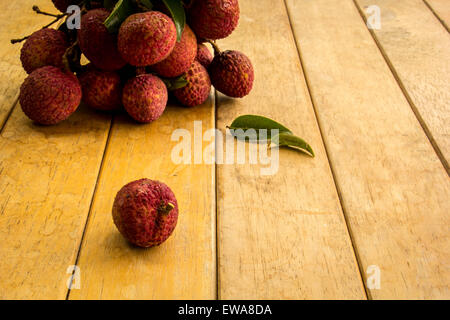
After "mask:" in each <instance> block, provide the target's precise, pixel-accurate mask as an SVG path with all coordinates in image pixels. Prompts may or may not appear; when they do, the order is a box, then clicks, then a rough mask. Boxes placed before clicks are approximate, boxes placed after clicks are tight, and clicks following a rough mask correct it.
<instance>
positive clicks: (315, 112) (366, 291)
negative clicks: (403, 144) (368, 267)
mask: <svg viewBox="0 0 450 320" xmlns="http://www.w3.org/2000/svg"><path fill="white" fill-rule="evenodd" d="M283 3H284V7H285V9H286V13H287V16H288V21H289V26H290V28H291V32H292V36H293V37H294V39H295V33H294V29H293V27H292V21H291V14H290V12H289V8H288V6H287V4H286V0H283ZM294 43H295V47H296V49H297V53H298V59H299V61H300V65H301V68H302V70H303V75H304V78H305V82H306V87H307V89H308V94H309V98H310V100H311V104H312V106H313V110H314V115H315V117H316V121H317V126H318V127H319V132H320V136H321V138H322V141H323V145H324V148H325V153H326V156H327V159H328V163H329V165H330V170H331V174H332V176H333V182H334V185H335V187H336V192H337V194H338V198H339V203H340V206H341V208H342V214H343V216H344V221H345V226H346V228H347V232H348V235H349V237H350V241H351V244H352V248H353V253H354V254H355V259H356V261H357V262H358V270H359V275H360V280H361V282H362V284H363V287H364V292H365V294H366V299H369V300H372V296H371V294H370V292H369V290H367V288H366V284H365V282H364V276H363V274H364V270H363V266H362V263H361V258H360V256H359V254H358V250H357V249H356V246H355V241H354V237H353V233H352V230H351V228H350V224H349V222H348V217H347V211H346V208H345V206H344V202H343V201H342V193H341V189H340V187H339V185H338V183H337V181H336V174H335V168H334V166H333V163H332V162H331V160H330V156H329V151H328V144H327V141H326V139H325V137H324V135H323V130H322V125H321V123H320V117H319V114H318V112H317V108H316V102H315V101H314V100H315V99H314V97H313V95H312V92H311V87H310V82H309V78H308V74H307V72H306V70H305V68H304V64H303V57H302V53H301V50H300V48H299V46H298V44H297V41H294Z"/></svg>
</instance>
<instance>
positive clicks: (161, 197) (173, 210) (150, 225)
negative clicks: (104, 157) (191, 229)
mask: <svg viewBox="0 0 450 320" xmlns="http://www.w3.org/2000/svg"><path fill="white" fill-rule="evenodd" d="M112 216H113V221H114V224H115V225H116V227H117V229H118V230H119V232H120V233H121V234H122V235H123V236H124V237H125V239H127V240H128V241H129V242H131V243H133V244H134V245H136V246H139V247H144V248H149V247H153V246H158V245H160V244H161V243H163V242H164V241H166V240H167V239H168V238H169V237H170V235H171V234H172V233H173V231H174V230H175V227H176V225H177V221H178V203H177V199H176V198H175V195H174V194H173V192H172V190H170V188H169V187H168V186H167V185H165V184H164V183H162V182H159V181H153V180H150V179H141V180H137V181H133V182H130V183H128V184H127V185H125V186H124V187H123V188H122V189H120V191H119V192H118V193H117V195H116V198H115V200H114V205H113V209H112Z"/></svg>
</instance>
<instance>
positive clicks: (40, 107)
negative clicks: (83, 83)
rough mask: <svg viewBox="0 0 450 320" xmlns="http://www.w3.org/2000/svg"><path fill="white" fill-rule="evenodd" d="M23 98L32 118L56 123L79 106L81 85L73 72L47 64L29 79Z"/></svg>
mask: <svg viewBox="0 0 450 320" xmlns="http://www.w3.org/2000/svg"><path fill="white" fill-rule="evenodd" d="M19 101H20V105H21V107H22V110H23V112H24V113H25V114H26V115H27V116H28V117H29V118H30V119H31V120H34V121H35V122H37V123H40V124H44V125H51V124H56V123H58V122H61V121H63V120H65V119H67V118H68V117H69V116H70V115H71V114H72V113H74V112H75V110H76V109H77V108H78V106H79V104H80V101H81V87H80V84H79V82H78V79H77V78H76V77H75V76H74V75H73V74H71V73H65V72H63V71H61V70H60V69H58V68H55V67H52V66H47V67H43V68H39V69H37V70H35V71H33V72H32V73H31V74H30V75H29V76H28V77H27V78H26V79H25V81H24V83H23V84H22V86H21V88H20V95H19Z"/></svg>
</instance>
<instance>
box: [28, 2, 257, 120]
mask: <svg viewBox="0 0 450 320" xmlns="http://www.w3.org/2000/svg"><path fill="white" fill-rule="evenodd" d="M154 1H156V0H154ZM180 1H181V0H180ZM156 2H157V3H158V4H157V5H155V6H154V7H153V10H149V9H145V8H142V7H139V8H140V9H139V10H136V12H134V13H132V14H130V15H129V16H128V17H127V18H126V19H125V20H124V21H123V22H122V23H121V25H120V27H119V28H118V31H115V32H114V31H113V32H111V31H110V30H108V28H107V27H106V25H105V20H107V18H108V17H109V16H110V14H111V11H110V10H108V9H106V8H104V7H103V5H101V3H103V1H100V2H98V3H99V4H100V5H96V6H95V7H92V6H90V7H89V8H86V7H83V8H82V10H81V12H82V17H81V28H80V29H79V30H75V31H74V30H69V29H68V28H67V27H65V25H61V27H59V28H58V29H51V28H44V29H41V30H39V31H36V32H35V33H33V34H32V35H31V36H30V37H28V39H27V40H26V42H25V44H24V46H23V48H22V51H21V61H22V65H23V68H24V69H25V71H26V72H27V73H29V76H28V77H27V78H26V79H25V82H24V83H23V85H22V87H21V90H20V96H19V100H20V104H21V106H22V109H23V111H24V113H25V114H26V115H27V116H28V117H29V118H30V119H32V120H34V121H35V122H37V123H40V124H46V125H48V124H56V123H58V122H60V121H62V120H65V119H67V118H68V117H69V116H70V115H71V114H72V113H73V112H75V111H76V109H77V108H78V106H79V104H80V102H81V101H83V102H84V104H86V105H87V106H89V107H91V108H94V109H97V110H102V111H113V110H120V109H122V107H123V108H124V109H125V110H126V112H127V113H128V114H129V115H130V116H131V117H132V118H133V119H135V120H136V121H138V122H142V123H149V122H153V121H155V120H156V119H158V118H159V117H160V116H161V115H162V114H163V112H164V110H165V108H166V106H167V101H168V97H169V94H172V95H173V96H174V97H175V98H176V99H177V100H178V101H179V102H180V103H181V104H183V105H184V106H187V107H194V106H198V105H200V104H203V103H204V102H205V101H206V100H207V99H208V97H209V95H210V92H211V86H212V85H213V86H214V87H215V88H216V89H217V90H218V91H219V92H221V93H223V94H225V95H228V96H230V97H236V98H241V97H244V96H246V95H247V94H249V92H250V91H251V89H252V85H253V80H254V72H253V66H252V64H251V62H250V60H249V58H248V57H247V56H245V55H244V54H243V53H241V52H238V51H224V52H220V50H219V49H218V47H217V45H216V44H215V40H217V39H222V38H225V37H227V36H229V35H230V34H231V33H232V32H233V30H234V29H235V28H236V27H237V24H238V20H239V4H238V0H192V1H186V2H183V3H184V6H185V11H186V18H187V19H186V20H187V24H186V25H185V26H184V29H183V31H182V33H181V37H178V38H179V39H177V28H176V25H175V23H174V21H173V19H172V18H171V17H170V10H168V9H167V8H165V6H164V5H163V3H162V2H159V1H156ZM187 2H189V4H186V3H187ZM53 3H54V4H55V7H56V8H57V9H59V10H60V11H61V12H62V13H65V10H66V8H67V7H68V6H69V5H72V4H80V5H82V4H83V3H84V1H80V0H78V1H77V0H53ZM156 9H159V10H160V11H157V10H156ZM208 46H212V47H213V49H214V56H213V55H212V54H211V52H210V49H209V48H208ZM77 49H78V50H79V51H80V52H81V53H82V54H83V55H84V56H85V57H86V58H87V60H88V61H89V64H86V65H84V66H82V65H81V64H80V59H79V58H80V57H79V56H80V55H78V57H77V55H76V54H75V55H74V54H73V53H74V52H76V50H77ZM74 56H75V57H76V59H78V61H75V62H76V63H74V61H73V60H74ZM180 79H181V80H182V85H181V86H180V85H178V86H173V85H172V84H173V83H175V82H176V81H179V80H180Z"/></svg>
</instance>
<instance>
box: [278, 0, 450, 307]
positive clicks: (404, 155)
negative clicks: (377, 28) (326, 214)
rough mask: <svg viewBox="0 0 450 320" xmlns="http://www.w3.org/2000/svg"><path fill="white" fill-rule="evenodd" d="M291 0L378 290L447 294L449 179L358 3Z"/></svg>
mask: <svg viewBox="0 0 450 320" xmlns="http://www.w3.org/2000/svg"><path fill="white" fill-rule="evenodd" d="M287 4H288V9H289V13H290V17H291V21H292V24H293V28H294V31H295V36H296V40H297V44H298V47H299V50H300V52H301V55H302V58H303V62H304V67H305V73H306V75H307V78H308V83H309V86H310V90H311V93H312V96H313V102H314V104H315V107H316V111H317V113H318V118H319V123H320V125H321V128H322V130H323V133H324V141H325V144H326V146H327V149H328V151H329V157H330V161H331V164H332V167H333V169H334V172H335V176H336V180H337V183H338V186H339V189H340V192H341V196H342V200H343V206H344V209H345V213H346V216H347V218H348V221H349V224H350V230H351V232H352V235H353V239H354V244H355V246H356V250H357V252H358V256H359V258H360V261H361V263H362V267H363V270H367V269H368V268H369V266H371V265H374V266H377V267H378V268H379V270H380V272H381V278H380V281H381V282H380V288H379V289H377V288H376V287H369V293H370V295H371V297H372V298H375V299H394V298H400V299H402V298H406V299H414V298H416V299H423V298H449V297H450V292H449V279H450V274H449V269H448V268H447V267H446V266H448V263H449V254H448V250H447V249H448V248H449V245H450V243H449V237H448V225H449V223H450V218H449V215H448V212H450V202H449V200H448V199H449V195H450V181H449V179H448V175H447V173H446V172H445V170H444V168H443V167H442V164H441V162H440V161H439V159H438V157H437V156H436V154H435V152H434V151H433V148H432V146H431V144H430V143H429V141H428V139H427V137H426V136H425V134H424V132H423V130H422V128H421V127H420V124H419V123H418V121H417V119H416V117H415V116H414V114H413V112H412V110H411V108H410V106H409V104H408V102H407V100H406V98H405V97H404V95H403V93H402V91H401V89H400V88H399V86H398V85H397V83H396V81H395V79H394V77H393V75H392V73H391V72H390V70H389V67H388V66H387V65H386V63H385V61H384V59H383V56H382V55H381V53H380V52H379V50H378V48H377V46H376V44H375V43H374V41H373V38H372V37H371V35H370V33H369V31H368V30H367V28H366V26H365V24H364V21H363V20H362V19H361V16H360V15H359V13H358V11H357V8H356V7H355V4H354V3H353V1H351V0H346V1H342V0H340V1H337V0H336V1H333V0H315V1H291V0H288V2H287ZM324 21H326V23H324ZM375 268H376V267H375ZM372 270H374V269H372ZM375 270H376V269H375ZM364 275H365V278H366V280H374V278H373V276H375V273H370V275H367V276H366V274H364ZM371 276H372V277H371ZM371 283H372V282H371ZM375 283H376V282H375Z"/></svg>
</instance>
